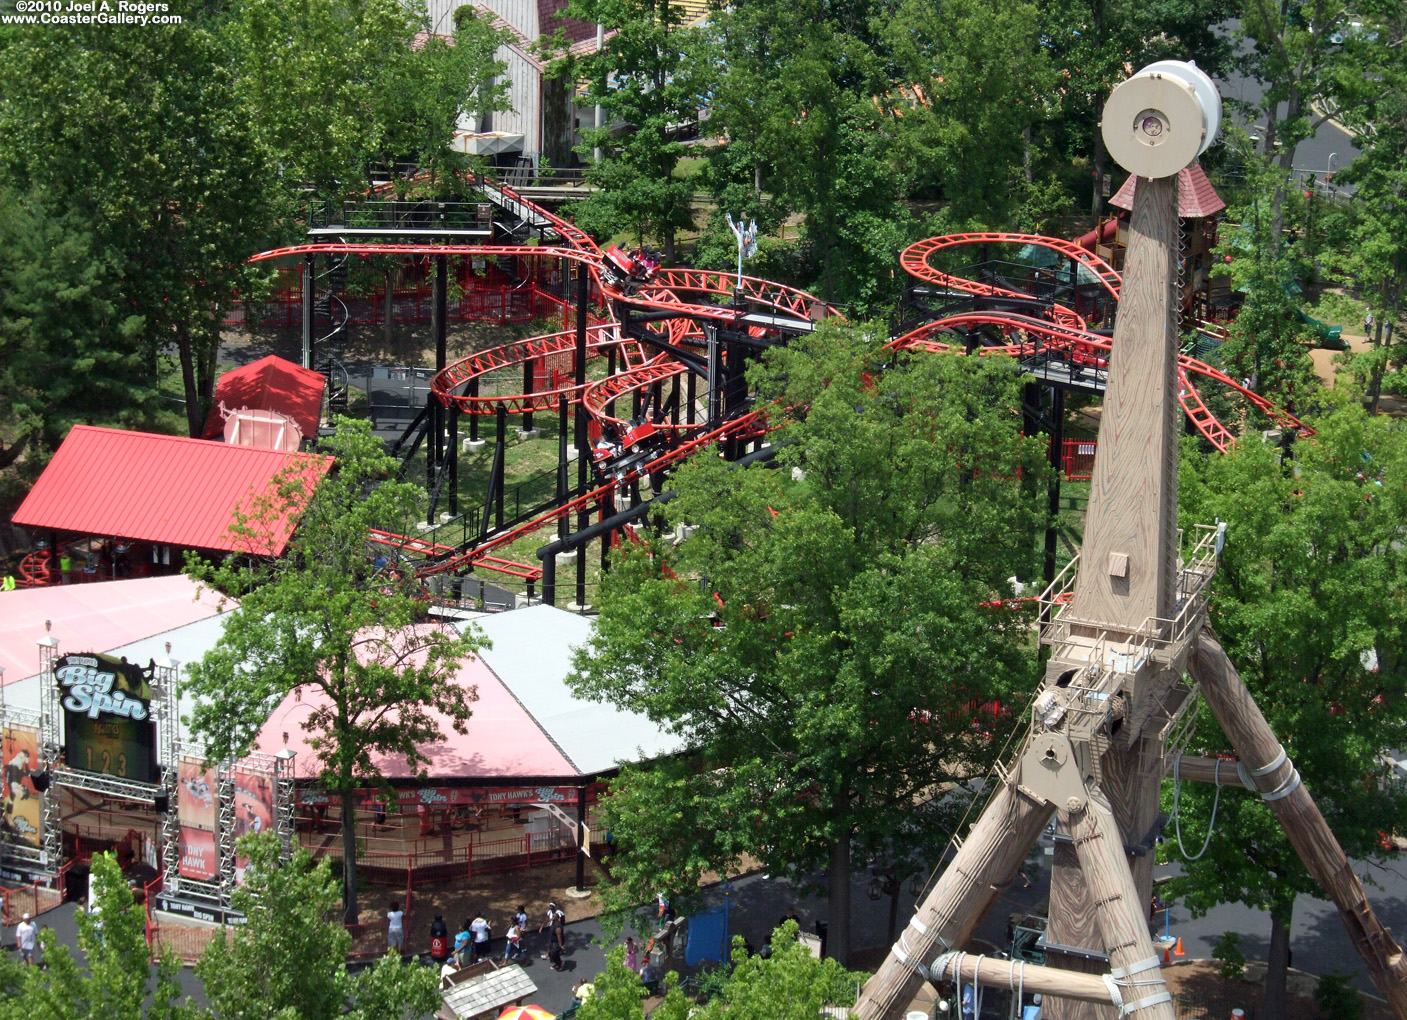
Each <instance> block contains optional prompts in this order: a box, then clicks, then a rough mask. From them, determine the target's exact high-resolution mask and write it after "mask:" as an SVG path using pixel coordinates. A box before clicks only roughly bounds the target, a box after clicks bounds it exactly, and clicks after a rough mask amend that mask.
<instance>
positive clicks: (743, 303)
mask: <svg viewBox="0 0 1407 1020" xmlns="http://www.w3.org/2000/svg"><path fill="white" fill-rule="evenodd" d="M498 190H499V191H501V192H503V194H504V195H506V196H507V197H508V198H509V199H510V200H512V201H514V202H518V203H520V204H521V205H522V206H523V207H524V208H527V209H529V210H531V211H533V212H534V213H536V214H538V215H540V216H543V217H546V218H547V219H548V220H549V221H551V222H552V223H553V225H554V227H555V228H556V229H557V230H558V232H559V233H560V234H561V235H562V237H563V239H564V240H565V241H566V242H567V244H568V246H539V245H514V246H503V247H495V246H491V245H465V244H443V245H427V244H348V243H318V244H303V245H293V246H290V247H286V248H279V249H275V250H272V251H267V252H261V253H260V254H258V255H255V256H254V257H253V258H252V259H251V260H250V261H262V260H265V259H272V258H278V257H281V256H298V255H308V254H347V255H362V256H370V255H402V256H404V255H417V256H425V255H456V256H462V255H470V256H482V257H493V256H504V255H512V256H521V257H529V256H533V257H546V258H563V259H569V260H572V261H575V262H578V263H581V264H583V265H585V266H586V267H587V268H588V270H589V271H590V272H591V274H592V276H593V277H594V278H595V280H596V282H597V284H598V285H599V287H600V292H601V294H602V295H603V296H604V297H605V298H606V299H607V300H609V301H610V302H612V303H614V304H615V305H616V306H617V307H624V308H627V309H631V310H638V311H644V312H659V313H666V314H667V315H673V316H677V318H670V319H668V320H667V322H668V325H667V326H666V327H665V331H666V334H667V336H668V339H669V342H671V343H674V344H679V343H681V342H685V343H687V342H688V341H690V340H694V339H697V338H698V337H699V332H700V331H699V326H698V323H699V322H700V321H701V320H703V321H710V322H715V323H719V324H731V325H733V326H735V327H743V328H746V329H747V330H748V332H750V333H752V334H753V335H755V336H761V335H764V334H765V333H766V332H767V330H768V328H769V327H775V326H776V325H778V324H779V323H781V322H783V321H785V322H791V323H799V322H806V323H810V322H814V321H816V320H817V319H820V318H826V317H834V318H839V315H838V313H837V312H836V311H835V310H834V309H833V308H830V307H829V306H827V305H826V304H825V303H824V302H822V301H820V300H819V299H817V298H815V297H814V296H812V295H810V294H807V293H805V292H803V291H799V290H795V289H793V288H790V287H785V286H781V285H779V284H775V283H770V282H768V281H765V280H759V279H755V278H752V277H746V276H745V277H742V279H741V281H739V278H738V277H737V276H736V275H734V274H731V273H725V272H712V271H704V270H695V269H666V270H662V271H660V272H659V274H658V275H657V276H656V277H655V279H653V280H651V281H650V282H649V283H647V284H644V285H642V286H640V287H639V288H637V289H635V290H634V291H633V292H626V291H623V290H619V289H617V288H616V287H614V286H612V285H611V284H610V283H608V282H607V281H606V280H605V279H604V278H603V275H602V273H601V271H600V269H601V254H600V251H599V249H598V248H597V247H596V245H595V244H594V243H593V242H592V241H591V239H590V238H589V237H588V236H587V235H585V234H584V233H583V232H581V231H579V230H577V228H576V227H574V226H572V225H571V224H568V223H566V222H565V221H563V220H561V219H559V218H558V217H556V216H553V215H552V214H551V213H548V212H547V211H546V210H543V209H541V208H539V207H538V206H536V205H534V204H533V203H532V202H530V201H528V200H527V199H525V198H523V197H522V196H520V195H518V194H517V193H516V192H513V191H511V189H508V188H502V187H500V188H498ZM993 244H1021V245H1036V246H1038V247H1042V248H1045V249H1048V250H1050V251H1053V252H1055V253H1056V254H1058V255H1060V256H1062V257H1064V258H1066V259H1069V260H1072V261H1073V262H1075V263H1077V264H1078V265H1080V266H1082V267H1084V268H1085V269H1086V270H1088V271H1089V272H1090V273H1091V274H1092V275H1093V276H1094V278H1095V279H1096V280H1097V281H1098V283H1099V285H1100V286H1102V288H1103V289H1104V290H1105V291H1106V292H1107V293H1108V294H1109V296H1110V297H1111V298H1113V299H1114V300H1116V301H1117V299H1118V297H1119V289H1120V285H1121V283H1122V280H1121V277H1120V275H1119V273H1118V272H1117V271H1116V270H1115V269H1114V268H1113V267H1112V266H1110V265H1109V264H1108V263H1107V262H1105V261H1104V260H1103V259H1101V258H1099V257H1098V256H1096V255H1095V254H1093V253H1092V252H1090V251H1088V250H1086V249H1084V248H1081V247H1079V246H1078V245H1076V244H1073V243H1072V242H1069V241H1064V240H1060V239H1058V238H1050V237H1042V236H1039V235H1034V234H1009V233H969V234H950V235H945V236H942V237H933V238H928V239H927V240H924V241H920V242H918V243H917V244H914V245H912V246H910V247H909V248H908V249H906V250H905V251H904V252H903V253H902V255H901V256H900V264H901V265H902V266H903V268H904V270H905V271H906V272H908V273H909V274H910V275H911V276H913V277H914V278H916V279H918V280H921V281H923V282H925V283H929V284H933V285H935V286H940V287H943V288H945V289H948V290H951V291H956V292H959V293H965V294H972V295H976V296H995V297H1013V298H1028V297H1030V296H1031V295H1029V294H1025V293H1022V292H1021V291H1018V290H1013V289H1009V288H1005V287H1000V286H997V285H995V284H990V283H982V282H978V281H973V280H967V279H964V278H962V277H960V276H955V275H953V274H951V273H946V272H943V271H942V270H939V269H937V268H935V267H934V266H932V265H931V264H930V262H929V259H930V257H931V256H932V255H934V254H936V253H938V252H942V251H950V250H953V249H957V248H961V247H964V246H971V245H993ZM700 297H704V298H705V299H706V300H704V301H701V300H700ZM1050 316H1051V317H1050V318H1049V319H1041V318H1036V317H1033V316H1029V315H1022V314H1017V313H1013V312H1003V311H988V312H973V313H967V314H960V315H951V316H947V317H945V318H942V319H939V320H937V321H934V322H930V323H928V324H926V325H924V326H921V327H919V328H918V329H915V330H913V331H912V332H910V333H907V334H905V335H904V336H901V337H899V338H898V339H896V340H894V341H892V343H891V344H890V347H891V348H893V349H896V350H926V351H933V352H960V351H961V349H962V348H963V346H964V345H963V344H961V343H958V344H953V343H950V342H948V341H947V340H944V339H942V337H944V336H945V335H946V336H953V335H955V331H956V330H958V329H971V328H979V327H982V328H987V329H998V330H1000V331H1001V332H1002V333H1003V334H1004V336H1005V337H1008V338H1010V337H1016V338H1018V339H1015V340H1013V341H1012V342H1010V343H1005V344H998V345H991V346H983V347H979V348H977V349H976V351H975V352H974V353H976V354H978V355H980V356H988V355H995V354H1005V355H1011V356H1016V357H1026V356H1030V355H1032V354H1037V353H1041V352H1045V353H1049V354H1054V355H1056V356H1059V357H1062V358H1064V359H1066V360H1068V361H1070V362H1072V363H1073V364H1077V365H1082V366H1086V367H1095V368H1098V367H1102V366H1103V365H1104V364H1105V363H1106V362H1107V359H1108V358H1109V356H1110V350H1111V346H1112V345H1111V343H1110V341H1109V340H1108V339H1107V338H1105V337H1102V336H1099V335H1097V334H1094V333H1090V332H1088V331H1087V330H1086V329H1085V320H1084V319H1083V318H1082V317H1081V316H1080V315H1078V314H1077V313H1076V312H1075V311H1074V310H1072V309H1070V308H1068V307H1065V306H1063V305H1060V304H1053V305H1052V307H1051V311H1050ZM612 347H615V348H616V349H618V350H619V351H620V352H621V355H622V357H621V361H620V364H619V367H618V370H617V371H616V372H615V373H614V374H612V375H611V376H609V377H608V378H606V379H602V380H598V381H595V382H591V383H588V384H586V385H585V386H584V387H579V386H577V385H575V384H574V383H573V384H571V385H567V386H560V385H559V386H555V387H553V388H549V389H546V390H542V391H537V392H533V393H511V394H489V395H475V396H471V395H469V394H468V389H469V384H470V383H471V381H472V380H475V379H478V378H482V377H483V376H485V375H487V374H488V373H490V372H505V371H507V370H511V369H514V368H521V367H522V366H523V365H524V364H525V363H528V362H531V361H535V360H538V359H543V358H548V357H552V356H560V355H564V354H565V355H572V354H574V353H575V350H576V335H575V332H574V331H571V330H568V331H564V332H560V333H553V334H550V335H547V336H540V337H534V338H531V339H528V340H520V341H514V342H513V343H509V344H504V345H502V346H500V347H495V348H492V349H490V350H488V351H483V352H480V353H477V354H474V355H471V356H469V357H467V358H464V359H462V360H460V361H457V362H455V363H454V364H452V365H449V366H448V367H446V368H445V369H444V370H443V371H441V372H440V373H438V374H437V375H436V376H435V378H434V380H433V382H432V386H431V392H432V393H433V394H434V396H435V398H436V399H437V400H439V401H440V403H441V404H443V405H445V406H450V405H455V406H458V407H459V409H460V410H461V411H463V412H465V413H469V414H492V413H494V412H496V410H497V409H498V407H499V406H503V407H504V408H506V409H507V410H508V411H509V412H510V413H523V412H527V411H545V410H550V409H552V408H554V407H556V406H557V404H558V401H559V400H560V398H562V397H565V398H566V399H567V401H568V402H569V403H571V404H573V405H574V404H576V403H577V402H581V404H582V405H583V407H584V408H585V410H586V413H587V414H588V415H589V416H590V418H591V419H593V420H594V421H596V422H597V423H605V422H611V423H615V424H618V425H619V424H624V422H623V420H622V419H620V418H616V417H614V416H612V415H610V414H608V413H607V407H608V406H609V405H610V403H611V402H612V401H613V400H616V399H618V398H620V397H623V396H626V395H628V394H631V393H632V392H635V391H639V390H642V389H646V388H648V387H651V386H653V385H655V384H656V383H659V382H662V381H665V380H669V379H672V378H675V377H677V376H679V375H681V374H683V373H685V372H687V371H689V369H688V366H686V365H685V364H684V363H683V362H681V361H679V360H677V359H676V358H674V357H673V356H672V355H670V354H669V353H667V352H666V353H660V354H655V355H653V356H650V355H648V354H647V352H646V350H645V349H644V347H643V346H642V345H641V343H640V342H639V341H637V340H635V339H632V338H627V337H624V336H622V333H621V329H620V324H619V323H618V322H607V323H603V324H597V325H592V326H590V327H588V330H587V352H588V357H590V358H597V357H599V356H600V355H601V354H602V353H603V352H604V351H606V350H608V349H610V348H612ZM1178 371H1179V378H1180V381H1181V392H1180V394H1179V401H1180V402H1181V404H1182V406H1183V409H1184V410H1185V411H1186V413H1187V415H1188V417H1189V418H1190V419H1191V421H1192V423H1193V425H1194V426H1195V427H1196V428H1197V430H1198V431H1199V432H1200V433H1201V434H1202V435H1203V436H1205V437H1206V438H1207V439H1208V441H1209V442H1211V444H1212V445H1213V446H1214V447H1215V448H1216V449H1218V450H1221V451H1225V450H1226V449H1228V448H1229V447H1230V446H1231V445H1232V443H1233V442H1234V436H1233V434H1232V433H1231V431H1230V430H1229V429H1227V428H1226V427H1225V426H1224V425H1222V424H1221V422H1219V421H1217V419H1216V418H1215V416H1214V415H1213V414H1212V412H1211V411H1210V410H1209V409H1208V408H1207V406H1206V404H1205V403H1204V402H1203V400H1202V397H1201V395H1200V394H1199V392H1198V390H1197V387H1196V385H1194V382H1193V379H1194V377H1195V378H1196V379H1197V380H1199V381H1201V380H1211V381H1213V382H1216V383H1220V384H1222V385H1224V386H1227V387H1230V388H1231V389H1232V390H1233V391H1235V392H1237V393H1239V394H1240V395H1241V396H1242V397H1244V398H1245V399H1246V400H1247V401H1249V402H1250V403H1251V404H1253V405H1254V406H1255V407H1257V408H1258V409H1260V410H1261V411H1262V412H1264V413H1265V414H1266V415H1267V416H1268V417H1269V418H1271V419H1272V420H1273V421H1275V422H1277V423H1278V424H1280V425H1281V426H1283V427H1286V428H1292V429H1294V430H1295V431H1296V432H1297V433H1298V434H1299V435H1302V436H1307V435H1312V434H1313V430H1312V429H1310V428H1309V427H1308V426H1306V425H1305V424H1304V423H1303V422H1301V421H1299V420H1298V419H1297V418H1295V417H1294V416H1293V415H1291V414H1289V413H1288V412H1285V411H1283V410H1281V409H1279V408H1277V407H1276V406H1275V405H1274V404H1272V403H1271V402H1270V401H1268V400H1266V399H1264V398H1263V397H1261V396H1259V395H1258V394H1256V393H1253V392H1251V391H1250V390H1248V389H1246V388H1245V387H1243V386H1241V385H1240V384H1239V383H1237V382H1236V381H1235V380H1233V379H1231V378H1230V377H1229V376H1227V375H1226V374H1225V373H1224V372H1221V371H1219V370H1217V369H1216V368H1213V367H1212V366H1210V365H1207V364H1205V363H1204V362H1201V361H1197V360H1195V359H1193V358H1189V357H1185V356H1184V357H1180V358H1179V360H1178ZM767 427H768V425H767V423H766V420H765V418H764V416H763V414H762V412H760V411H753V412H751V413H748V414H746V415H743V416H741V417H738V418H735V419H733V420H730V421H727V422H725V423H723V424H722V425H721V426H719V427H717V428H714V429H711V430H707V429H705V428H704V427H703V426H701V425H679V426H674V425H670V424H669V423H665V424H664V425H662V426H661V428H663V429H673V430H675V431H676V432H684V431H686V430H692V431H693V432H695V433H696V434H695V435H693V436H690V437H688V438H683V439H682V441H678V440H676V441H675V445H672V446H671V447H670V448H669V449H667V450H665V451H663V452H661V453H659V454H658V455H656V456H655V457H654V458H653V459H650V460H647V461H645V462H642V463H641V464H639V465H638V466H637V467H635V468H633V469H632V470H631V471H630V472H629V474H628V475H627V476H626V477H625V478H624V479H615V480H613V481H610V482H608V483H606V484H603V485H599V486H597V487H595V488H593V489H591V490H590V491H587V492H584V493H581V494H580V495H578V496H576V497H575V498H573V499H572V500H570V501H568V502H566V503H565V504H563V505H561V506H557V507H553V508H551V509H549V510H547V511H544V512H543V513H542V514H539V515H537V516H535V517H533V518H532V519H531V520H529V521H526V522H524V523H522V524H519V525H517V526H515V527H513V528H511V529H507V530H505V531H503V532H502V533H500V534H497V535H493V536H491V537H489V538H487V539H485V540H484V541H482V542H479V543H474V544H470V545H469V546H466V547H463V548H460V549H453V548H451V547H449V546H445V545H439V544H436V543H432V542H426V541H424V540H419V539H409V538H404V537H402V536H399V535H392V534H390V533H385V532H378V533H376V534H374V535H373V536H371V537H372V540H373V541H375V542H378V543H384V544H387V545H394V546H397V547H399V548H401V549H403V550H405V551H407V552H411V553H413V554H416V555H420V556H424V557H426V559H425V560H423V561H422V562H421V563H420V564H419V566H418V567H417V573H418V574H419V575H421V576H430V575H434V574H445V573H452V572H459V571H461V570H464V569H466V568H469V567H471V566H475V565H478V566H482V567H486V568H488V569H491V570H495V571H500V572H504V573H508V574H511V575H513V576H516V577H521V578H525V579H528V580H536V579H537V578H539V577H540V576H541V573H542V571H541V568H539V567H536V566H532V565H528V564H522V563H516V562H514V561H511V560H505V559H502V558H500V557H498V556H494V555H491V553H492V552H493V551H494V550H497V549H501V548H502V547H503V546H505V545H508V544H510V543H512V542H514V541H515V540H517V539H519V538H521V537H522V536H524V535H528V534H531V533H533V532H535V531H537V530H539V529H541V528H543V527H545V526H547V525H549V524H551V523H552V522H554V521H556V520H558V519H560V518H561V517H562V516H563V515H567V514H574V513H579V512H583V511H585V510H588V509H591V508H601V509H602V513H603V514H604V512H605V511H604V507H606V506H607V505H608V504H609V502H610V499H611V498H612V496H613V493H614V490H616V489H617V487H618V486H620V485H621V484H622V481H629V480H632V479H634V478H638V477H640V476H643V475H646V474H650V473H654V472H658V471H661V470H664V469H666V468H668V467H671V466H673V465H675V464H677V463H679V462H680V461H681V460H683V459H684V458H686V457H688V456H690V455H691V454H692V453H694V452H695V451H697V450H699V449H701V448H703V447H705V446H708V445H710V444H713V443H716V442H719V441H721V440H723V439H727V438H739V437H752V436H755V435H760V434H762V433H763V432H764V431H766V429H767ZM681 438H682V437H681Z"/></svg>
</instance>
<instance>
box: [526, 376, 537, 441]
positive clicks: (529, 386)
mask: <svg viewBox="0 0 1407 1020" xmlns="http://www.w3.org/2000/svg"><path fill="white" fill-rule="evenodd" d="M535 365H536V359H534V358H528V359H527V360H526V361H524V362H523V394H524V395H525V396H526V397H527V398H528V399H527V404H526V410H524V411H523V431H524V432H531V431H532V430H533V383H534V382H536V379H537V372H536V370H535Z"/></svg>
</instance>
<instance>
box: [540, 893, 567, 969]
mask: <svg viewBox="0 0 1407 1020" xmlns="http://www.w3.org/2000/svg"><path fill="white" fill-rule="evenodd" d="M566 924H567V915H566V914H564V913H563V912H562V910H561V908H560V907H558V906H557V904H555V903H549V904H547V921H546V922H545V923H544V924H543V926H542V927H541V928H539V929H538V930H537V933H538V934H539V935H541V934H542V933H543V932H544V931H545V932H547V952H544V953H543V954H542V958H543V959H544V960H546V959H549V956H550V953H551V951H552V947H553V946H556V947H557V954H558V956H560V955H561V954H562V952H563V951H565V950H566V948H567V930H566Z"/></svg>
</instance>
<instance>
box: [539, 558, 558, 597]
mask: <svg viewBox="0 0 1407 1020" xmlns="http://www.w3.org/2000/svg"><path fill="white" fill-rule="evenodd" d="M542 601H543V602H545V603H547V605H549V606H555V605H556V604H557V556H556V554H555V553H554V554H553V555H551V556H544V557H543V558H542Z"/></svg>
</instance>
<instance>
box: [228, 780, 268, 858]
mask: <svg viewBox="0 0 1407 1020" xmlns="http://www.w3.org/2000/svg"><path fill="white" fill-rule="evenodd" d="M234 781H235V793H234V799H235V802H234V818H235V839H239V837H240V836H244V835H246V834H248V833H251V832H267V831H270V830H272V829H273V827H274V777H273V776H272V775H270V774H269V773H267V772H254V771H252V770H249V769H243V768H236V769H235V773H234ZM246 863H248V861H247V858H245V857H244V856H243V855H242V854H238V853H236V854H235V881H236V882H237V883H239V884H241V885H243V884H244V866H245V864H246Z"/></svg>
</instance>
